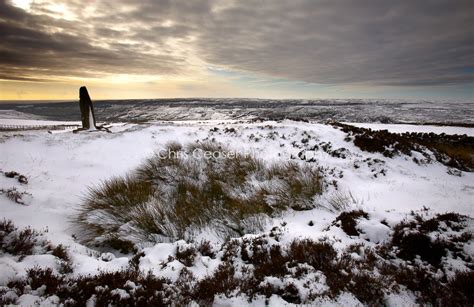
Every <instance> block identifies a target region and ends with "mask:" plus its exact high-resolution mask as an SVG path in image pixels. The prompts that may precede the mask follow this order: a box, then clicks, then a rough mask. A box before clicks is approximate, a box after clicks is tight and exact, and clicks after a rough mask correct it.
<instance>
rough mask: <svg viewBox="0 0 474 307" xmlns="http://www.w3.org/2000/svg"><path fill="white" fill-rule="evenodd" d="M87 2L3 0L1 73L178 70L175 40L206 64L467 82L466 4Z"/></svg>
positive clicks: (394, 80)
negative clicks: (71, 15) (66, 11)
mask: <svg viewBox="0 0 474 307" xmlns="http://www.w3.org/2000/svg"><path fill="white" fill-rule="evenodd" d="M85 3H87V2H84V1H79V0H71V1H68V2H67V5H68V7H70V8H71V9H72V10H73V11H75V12H77V13H78V14H79V16H80V18H81V20H83V21H81V22H77V21H75V22H71V21H67V20H61V19H54V18H52V17H50V16H49V15H48V14H50V13H51V12H49V9H48V8H47V6H44V5H42V4H41V3H37V2H34V7H32V9H33V12H34V13H35V14H28V13H27V12H25V11H23V10H21V9H18V8H15V7H13V6H11V5H9V4H8V2H5V1H4V0H0V35H1V37H2V41H1V43H0V67H1V68H0V77H1V78H5V76H10V78H11V79H21V78H26V79H28V78H35V76H38V75H41V76H42V77H45V76H65V75H66V76H76V77H77V76H91V75H98V74H99V75H100V74H101V73H143V74H178V73H180V72H182V71H185V70H186V69H187V65H190V63H188V59H187V58H186V56H185V55H183V54H185V53H183V52H181V53H180V52H178V50H174V49H173V48H174V46H173V45H170V44H169V40H170V39H173V40H180V41H181V42H182V43H183V46H184V47H185V48H186V47H189V48H191V49H192V50H194V51H195V52H196V55H197V56H198V57H200V58H201V59H203V60H205V61H206V62H207V63H209V64H210V65H216V66H222V67H226V68H228V69H235V70H239V71H245V72H251V73H257V74H264V75H270V76H273V77H281V78H286V79H292V80H300V81H306V82H312V83H324V84H351V83H364V84H381V85H450V84H464V83H468V82H473V81H474V74H472V73H471V72H469V70H468V69H466V68H468V67H473V66H474V59H473V54H474V40H473V27H474V26H473V23H472V20H473V17H474V16H473V15H474V4H473V3H474V2H472V1H464V0H456V1H452V0H451V1H448V0H446V1H439V0H433V1H375V0H374V1H364V0H362V1H332V0H331V1H329V0H327V1H326V0H320V1H312V0H307V1H304V0H293V1H283V0H281V1H273V0H272V1H270V0H248V1H247V0H246V1H237V0H235V1H228V2H224V1H215V0H196V1H171V0H160V1H152V0H144V1H140V2H137V1H131V0H117V1H94V2H93V5H94V6H95V7H96V10H95V12H94V14H90V12H88V11H87V10H85V6H86V4H85ZM58 30H61V31H58ZM191 64H192V63H191Z"/></svg>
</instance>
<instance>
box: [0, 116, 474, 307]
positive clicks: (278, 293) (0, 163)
mask: <svg viewBox="0 0 474 307" xmlns="http://www.w3.org/2000/svg"><path fill="white" fill-rule="evenodd" d="M10 121H11V120H10ZM9 124H11V122H9ZM27 124H28V120H23V121H22V122H21V125H27ZM61 124H63V123H57V124H55V123H54V122H48V123H44V125H61ZM34 125H38V123H37V121H35V123H34ZM393 126H395V125H387V128H389V131H396V132H400V131H399V129H400V128H399V127H398V128H394V127H393ZM390 128H391V129H392V130H390ZM110 129H111V130H112V133H102V132H85V133H79V134H72V132H70V131H64V132H63V131H51V132H52V133H48V131H47V130H32V131H29V130H22V131H5V132H0V153H1V155H0V170H1V171H2V172H3V174H0V189H1V191H2V192H1V195H0V212H1V216H2V218H3V219H4V221H3V222H2V223H1V225H0V243H1V247H0V302H1V303H2V304H8V303H14V304H20V305H25V306H29V305H41V304H43V305H60V304H64V305H79V306H80V305H85V304H86V303H87V304H90V305H94V304H95V305H104V304H108V303H111V304H114V305H125V304H130V305H133V304H137V305H140V304H141V305H145V304H148V305H159V304H169V303H176V304H179V305H180V304H191V303H197V304H201V305H211V304H215V305H245V304H253V305H263V304H265V303H268V304H270V305H288V304H310V305H336V306H356V305H359V304H365V305H371V304H377V305H378V304H386V305H389V306H403V305H414V304H417V303H418V304H447V303H449V304H451V305H456V304H457V305H472V303H473V297H472V293H473V292H474V291H472V285H473V284H474V282H473V273H472V269H473V265H472V263H473V262H472V259H473V257H474V240H473V239H472V231H473V230H474V221H473V219H472V216H473V199H474V197H473V196H474V185H473V182H474V174H473V173H472V172H470V171H468V170H469V167H470V164H469V163H472V162H469V161H468V160H462V161H461V162H460V163H452V160H449V157H445V156H443V154H442V153H439V152H434V151H433V150H436V148H441V147H439V146H438V147H436V146H435V147H430V146H431V145H430V144H431V143H423V144H421V145H420V146H418V145H417V146H413V147H410V146H405V147H403V148H401V149H400V148H399V147H397V146H396V145H394V146H393V150H392V151H390V150H389V151H388V153H389V154H387V152H378V151H377V150H372V149H373V148H374V147H373V146H367V144H365V145H364V146H365V147H364V146H362V147H361V146H356V143H357V142H355V138H356V137H357V135H351V134H350V133H347V132H344V131H343V128H341V127H339V126H333V125H329V124H320V123H311V122H298V121H289V120H283V121H249V120H242V121H238V120H231V121H221V120H207V121H183V122H177V121H174V122H154V123H145V124H139V125H137V124H129V123H123V124H114V125H112V127H111V128H110ZM397 129H398V130H397ZM403 129H405V131H409V130H406V129H411V127H410V126H406V127H403ZM423 129H424V130H423V132H425V129H429V127H424V128H423ZM462 129H463V130H462V133H465V131H466V130H469V129H471V130H474V129H472V128H462ZM416 131H417V130H415V132H416ZM58 132H61V133H58ZM434 132H436V133H438V132H439V131H434ZM446 133H447V134H449V133H456V128H454V127H449V131H446ZM467 134H468V135H472V131H471V132H470V133H467ZM369 137H371V136H370V135H369ZM395 140H397V139H395ZM458 141H459V139H455V140H454V141H453V142H458ZM171 142H173V143H174V144H176V143H178V144H182V145H184V146H189V144H217V146H219V144H220V145H221V146H222V147H223V148H226V150H228V151H229V152H235V153H238V154H242V155H248V156H251V157H254V158H255V159H257V160H258V161H260V162H261V163H262V165H263V166H262V167H270V165H288V163H290V164H295V165H297V166H298V167H300V168H301V169H305V170H308V169H312V170H314V171H317V174H318V176H320V177H321V182H319V181H318V184H321V188H320V189H319V188H318V190H317V191H316V190H315V191H314V193H309V194H308V193H306V194H305V195H309V197H308V198H305V199H304V202H302V203H303V204H304V206H294V203H295V202H294V201H295V200H297V199H300V198H298V197H299V196H301V195H302V194H304V192H305V191H307V189H305V188H304V187H305V185H304V184H303V185H300V186H299V187H295V186H292V185H291V184H292V182H296V181H297V179H298V177H291V178H288V177H290V176H295V174H298V173H294V172H290V171H287V172H286V173H282V172H280V173H279V174H278V176H280V177H282V178H278V176H276V179H269V178H268V177H265V175H264V174H267V173H266V172H262V173H261V174H262V175H261V176H259V175H258V174H260V173H259V172H248V173H245V174H244V179H245V180H244V182H245V184H243V185H242V186H239V187H241V189H239V190H238V191H237V190H236V189H223V190H219V191H220V192H219V193H217V194H212V195H214V196H215V195H217V196H218V197H219V198H218V199H217V200H216V199H213V202H212V203H213V205H216V206H219V205H221V204H223V203H224V204H225V200H226V199H232V200H233V201H235V200H236V199H237V200H239V201H238V203H239V205H242V204H243V205H245V206H251V204H252V201H253V199H252V198H251V197H250V196H252V197H253V196H254V195H261V196H262V197H263V198H262V199H264V201H262V202H261V203H259V204H260V205H262V206H264V208H265V210H263V209H262V210H261V211H258V213H259V214H262V212H263V213H264V214H263V216H260V218H258V219H255V220H253V222H252V221H251V222H249V223H248V224H246V225H244V226H245V227H244V226H242V227H240V228H238V229H239V231H228V229H227V228H229V229H234V230H235V223H236V222H237V221H239V219H238V216H239V214H243V215H242V219H243V220H244V219H248V218H249V216H247V215H246V214H247V213H248V211H239V210H234V209H235V207H232V208H233V209H232V210H234V211H231V212H233V213H235V212H237V213H238V214H237V215H235V214H233V215H230V216H232V218H233V220H232V219H231V220H228V217H229V215H226V214H223V213H222V212H224V211H221V209H222V207H216V208H219V210H215V212H216V216H215V217H213V216H212V212H213V211H212V210H210V211H209V212H207V213H206V223H192V222H193V221H194V220H190V221H189V223H188V224H184V225H183V223H181V224H180V225H179V226H180V228H173V227H171V229H172V231H171V230H170V231H169V232H165V231H163V232H162V233H150V234H149V236H143V235H140V236H138V235H136V234H137V233H139V234H143V229H162V228H159V227H151V228H147V227H141V228H140V227H138V226H137V225H136V224H134V220H133V219H124V220H121V219H120V218H121V215H119V214H116V215H114V216H115V217H116V219H114V220H113V222H114V225H112V226H111V224H110V221H111V217H113V216H111V215H110V214H111V213H110V211H108V212H104V211H100V210H98V211H88V215H87V214H86V215H87V216H85V217H84V208H85V207H87V203H88V202H90V201H91V195H92V196H94V195H95V197H96V199H98V200H100V201H103V202H107V201H112V203H107V205H112V206H113V205H114V200H113V197H114V196H116V194H113V195H106V196H105V197H103V198H99V197H97V195H98V194H97V193H96V194H94V193H92V194H91V192H90V191H91V190H90V189H92V191H95V192H100V191H107V190H101V189H102V188H103V187H106V186H107V183H109V184H110V183H111V181H110V180H111V179H112V178H116V179H117V178H125V177H126V176H127V175H128V176H132V177H133V176H135V175H136V174H135V173H134V172H136V171H137V170H140V168H143V165H144V163H145V161H146V159H148V158H150V157H152V156H153V155H154V154H155V153H157V152H160V151H162V150H163V149H165V148H169V147H170V145H169V144H170V143H171ZM462 142H465V139H462ZM468 142H471V143H470V145H469V146H471V147H470V148H471V150H472V140H471V139H468ZM453 144H456V143H453ZM167 146H168V147H167ZM173 146H175V145H173ZM196 146H197V145H196ZM198 147H199V146H198ZM389 147H390V146H389ZM407 148H408V150H409V151H408V152H406V150H407ZM364 149H366V150H364ZM367 149H371V150H369V151H367ZM465 151H466V150H465V149H464V147H463V151H459V150H458V151H456V153H457V152H460V153H461V154H462V155H465ZM191 152H192V151H191ZM451 152H453V151H449V153H451ZM188 153H189V152H188ZM470 153H471V154H472V151H471V152H470ZM463 157H464V156H463ZM199 158H200V159H202V157H201V156H200V157H199ZM187 159H188V160H190V161H194V160H196V159H194V157H193V156H192V155H191V156H188V157H187ZM217 159H219V158H217ZM229 159H232V158H229ZM466 161H467V162H466ZM471 161H472V160H471ZM458 162H459V161H458ZM217 164H219V163H217ZM206 165H207V164H206ZM201 166H202V165H201ZM166 167H169V165H167V166H166ZM193 167H197V169H198V170H200V168H199V167H200V165H197V166H196V165H194V166H193ZM207 167H210V168H211V169H212V166H209V165H207ZM164 170H166V171H168V172H167V175H169V176H171V175H173V174H174V175H176V176H178V175H179V176H181V177H179V176H178V177H169V178H168V179H166V178H165V179H166V180H165V179H163V178H161V177H160V178H159V179H160V180H161V181H160V187H161V188H163V187H164V189H161V188H160V189H153V191H152V192H150V193H151V194H153V197H154V198H155V199H159V200H160V201H159V202H158V201H156V202H155V203H159V204H160V205H159V206H164V205H163V200H168V201H169V203H172V201H170V200H173V199H174V198H173V195H178V196H180V197H184V199H185V200H192V201H196V199H197V200H199V199H200V198H195V197H194V198H192V197H190V196H189V198H187V197H188V196H187V195H191V194H192V191H190V190H189V189H188V190H186V189H185V193H184V194H180V191H182V190H180V189H179V188H176V189H171V188H170V186H171V185H172V184H178V183H180V182H181V181H180V180H182V178H183V177H182V176H184V175H186V172H182V173H172V172H169V170H176V169H174V168H164ZM216 170H217V172H214V173H209V172H200V171H198V172H194V173H193V168H191V167H190V168H189V178H194V179H193V180H195V181H196V182H197V183H199V182H210V181H209V174H216V173H217V174H220V176H221V177H222V180H220V181H225V182H226V183H227V184H230V185H231V186H230V188H232V187H234V186H232V184H231V182H232V181H226V179H227V178H230V177H232V178H233V177H235V173H231V172H229V170H227V172H226V171H225V169H220V168H219V169H214V171H216ZM236 170H238V168H237V169H233V171H236ZM12 171H14V172H17V173H18V174H15V173H9V172H12ZM160 174H161V173H160ZM193 174H195V176H193ZM7 175H8V176H7ZM21 175H23V176H24V177H26V178H27V182H20V181H22V180H19V179H20V176H21ZM285 175H287V176H288V177H285ZM206 176H207V177H206ZM170 178H172V179H173V180H174V179H176V178H178V179H179V180H174V181H173V180H171V179H170ZM186 178H187V179H189V178H188V177H186ZM318 178H319V177H318ZM229 180H230V179H229ZM271 180H276V181H275V182H271V184H270V183H269V181H271ZM285 180H286V181H285ZM217 181H219V178H216V181H212V182H217ZM139 182H140V181H139ZM305 182H306V181H305ZM154 184H155V182H154ZM269 184H270V185H269ZM138 186H140V184H138ZM219 187H221V186H219ZM256 187H258V189H257V188H256ZM273 188H275V189H276V190H275V191H276V192H274V193H273V192H272V191H274V190H272V189H273ZM285 189H286V190H285ZM113 190H114V189H111V190H109V191H113ZM118 190H119V191H120V190H123V189H118ZM132 191H133V189H132ZM170 191H171V192H170ZM198 191H201V190H198ZM205 191H208V190H206V189H205ZM212 191H214V190H212ZM222 191H224V192H222ZM157 192H160V193H162V194H160V195H161V196H159V195H157V194H156V193H157ZM246 192H248V195H249V197H250V198H249V199H250V201H249V199H247V198H245V197H244V196H245V195H246V194H245V193H246ZM280 192H284V194H285V195H289V196H288V198H285V199H286V200H287V202H288V203H287V204H286V205H285V206H283V207H281V208H279V210H274V208H273V206H276V205H278V204H280V203H282V201H281V199H278V195H282V194H281V193H280ZM147 193H149V191H148V190H147V192H146V193H145V194H146V195H148V194H147ZM166 193H168V194H166ZM170 193H171V194H170ZM173 193H176V194H173ZM132 194H133V193H132ZM151 194H150V195H151ZM163 195H165V196H163ZM228 195H232V197H230V198H226V197H228ZM158 196H159V197H158ZM194 196H195V195H194ZM117 198H120V202H121V203H127V206H125V207H124V210H132V209H133V210H138V209H137V207H136V203H135V202H134V201H130V200H133V197H132V196H130V195H128V196H127V195H119V197H117ZM146 199H147V200H148V196H147V197H146ZM275 199H276V200H275ZM300 200H301V199H300ZM115 201H118V200H117V199H115ZM184 203H186V204H188V205H189V206H190V207H189V208H188V209H187V210H192V206H193V203H192V202H191V201H189V202H184ZM167 204H168V203H167ZM199 205H200V206H203V204H202V203H200V204H199ZM146 208H148V207H146ZM153 208H154V207H152V208H151V209H150V208H148V209H147V210H145V211H146V213H147V214H148V215H147V216H151V217H152V218H153V219H152V222H153V223H155V224H156V225H155V226H157V225H158V226H166V227H168V226H170V225H171V226H173V225H174V224H173V223H175V222H176V220H177V219H176V218H173V214H177V212H178V211H176V210H177V209H176V208H177V207H176V205H175V207H172V208H171V209H169V211H166V212H167V214H165V215H163V214H162V213H160V212H156V211H153V210H154V209H153ZM160 208H161V207H160ZM239 208H240V207H239ZM92 209H97V207H94V208H92ZM142 209H143V208H142ZM149 209H150V210H149ZM185 209H186V208H185ZM266 209H269V210H266ZM226 210H227V209H226ZM150 211H152V213H153V214H149V213H150ZM184 211H185V213H186V210H184ZM114 212H115V213H117V211H114ZM137 212H139V213H142V212H143V210H142V211H140V210H138V211H137ZM170 212H171V213H172V214H171V213H170ZM225 212H226V213H228V212H230V211H225ZM242 212H243V213H242ZM105 213H107V214H109V216H106V214H105ZM81 214H82V217H83V218H85V219H87V223H86V225H89V227H90V228H89V229H85V228H84V225H85V224H84V223H78V217H79V216H81ZM244 215H245V216H244ZM127 216H128V215H127ZM132 216H133V215H132ZM160 218H161V220H160ZM193 218H195V219H199V214H197V213H196V214H195V215H193ZM8 221H11V223H9V222H8ZM82 221H84V219H83V220H82ZM147 221H148V220H147ZM180 221H186V219H182V220H180ZM120 223H122V224H120ZM226 223H227V224H226ZM232 223H234V224H232ZM147 225H149V224H147ZM196 225H197V226H196ZM222 225H224V226H226V227H227V228H225V227H224V230H225V231H223V227H222ZM97 226H101V227H97ZM109 226H110V227H109ZM188 226H189V227H188ZM198 226H199V227H198ZM253 226H256V227H253ZM257 226H258V227H257ZM28 227H30V228H28ZM137 228H139V230H140V231H138V232H134V231H135V230H136V229H137ZM25 229H26V230H25ZM167 229H170V227H168V228H167ZM176 229H179V231H177V232H176V231H175V230H176ZM226 229H227V230H226ZM87 230H88V231H87ZM91 231H92V236H94V231H96V235H97V238H99V239H98V240H96V241H94V239H92V240H91V237H90V236H91ZM242 231H243V233H242ZM223 233H224V235H222V234H223ZM109 234H113V238H114V240H112V241H110V240H109V241H107V240H106V239H105V240H104V238H107V236H108V235H109ZM119 234H123V237H120V236H119Z"/></svg>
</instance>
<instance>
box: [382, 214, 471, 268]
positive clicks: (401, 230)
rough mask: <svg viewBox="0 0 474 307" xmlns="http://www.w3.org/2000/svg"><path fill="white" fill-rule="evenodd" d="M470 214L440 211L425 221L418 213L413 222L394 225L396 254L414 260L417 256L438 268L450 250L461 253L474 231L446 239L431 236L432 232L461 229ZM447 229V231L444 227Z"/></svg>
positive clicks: (392, 241)
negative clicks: (463, 245)
mask: <svg viewBox="0 0 474 307" xmlns="http://www.w3.org/2000/svg"><path fill="white" fill-rule="evenodd" d="M467 219H468V217H467V216H464V215H460V214H457V213H445V214H438V215H436V216H435V217H433V218H431V219H428V220H425V219H423V218H422V217H421V216H415V219H414V220H412V221H402V222H401V223H399V224H397V225H396V226H395V227H394V233H393V236H392V240H391V245H392V246H393V247H396V249H397V256H398V257H400V258H402V259H405V260H413V259H415V258H416V257H417V256H419V257H420V258H421V260H423V261H426V262H428V263H429V264H431V265H433V266H435V267H437V266H438V265H439V264H440V262H441V260H442V258H443V257H444V256H446V255H447V253H448V251H449V252H450V253H452V254H453V255H458V254H459V255H460V256H462V255H461V250H462V244H463V243H464V242H466V241H469V240H470V239H471V237H472V234H470V233H469V232H464V233H461V234H460V235H453V234H451V235H447V236H443V237H449V241H448V240H446V238H443V237H439V238H437V239H432V237H433V236H432V235H431V234H432V233H433V232H438V231H440V230H442V231H443V232H448V231H451V232H453V233H454V232H458V231H460V230H462V229H463V228H464V227H465V225H464V224H465V221H467ZM443 229H444V230H443Z"/></svg>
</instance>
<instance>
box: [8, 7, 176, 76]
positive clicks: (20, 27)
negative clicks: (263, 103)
mask: <svg viewBox="0 0 474 307" xmlns="http://www.w3.org/2000/svg"><path fill="white" fill-rule="evenodd" d="M40 11H43V10H40ZM90 25H92V26H93V24H88V22H87V20H85V21H84V23H80V22H65V21H63V20H60V19H55V18H52V17H48V16H47V15H33V14H28V13H27V12H25V11H24V10H22V9H19V8H15V7H13V6H11V5H9V4H8V3H7V2H4V1H3V0H2V1H0V37H1V38H2V40H1V42H0V77H1V78H2V79H11V80H38V79H37V76H41V77H47V76H50V77H58V76H68V77H96V76H100V75H101V74H105V73H124V74H125V73H127V74H176V73H179V72H180V71H181V70H182V69H183V67H185V65H184V64H185V59H183V58H180V57H179V56H176V55H174V54H172V53H169V52H168V53H167V54H166V53H163V54H156V53H154V54H152V53H150V52H149V51H150V50H149V48H148V49H147V48H143V46H142V45H141V44H138V43H123V42H122V39H123V38H126V37H127V36H128V35H129V33H125V34H124V35H120V33H121V32H119V31H113V30H111V29H108V32H105V31H104V28H98V29H97V30H98V31H102V33H101V34H103V35H104V36H102V35H101V36H94V28H92V33H91V32H90V30H88V26H90ZM106 37H109V38H111V42H110V43H108V44H107V46H105V47H101V46H98V45H97V44H94V43H96V42H101V41H102V40H103V39H104V38H106ZM157 47H158V48H159V46H157ZM154 51H156V50H154Z"/></svg>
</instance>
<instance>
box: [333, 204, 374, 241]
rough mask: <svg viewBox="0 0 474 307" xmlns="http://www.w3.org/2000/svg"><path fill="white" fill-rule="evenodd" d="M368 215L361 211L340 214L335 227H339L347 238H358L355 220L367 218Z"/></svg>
mask: <svg viewBox="0 0 474 307" xmlns="http://www.w3.org/2000/svg"><path fill="white" fill-rule="evenodd" d="M368 217H369V214H368V213H367V212H365V211H363V210H353V211H349V212H342V213H341V214H339V216H338V217H337V218H336V220H335V224H336V225H340V226H341V228H342V230H344V232H345V233H346V234H348V235H349V236H358V235H359V234H360V233H359V230H358V229H357V220H358V219H360V218H366V219H367V218H368Z"/></svg>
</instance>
